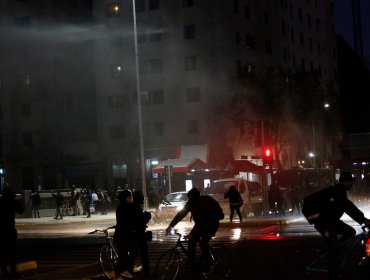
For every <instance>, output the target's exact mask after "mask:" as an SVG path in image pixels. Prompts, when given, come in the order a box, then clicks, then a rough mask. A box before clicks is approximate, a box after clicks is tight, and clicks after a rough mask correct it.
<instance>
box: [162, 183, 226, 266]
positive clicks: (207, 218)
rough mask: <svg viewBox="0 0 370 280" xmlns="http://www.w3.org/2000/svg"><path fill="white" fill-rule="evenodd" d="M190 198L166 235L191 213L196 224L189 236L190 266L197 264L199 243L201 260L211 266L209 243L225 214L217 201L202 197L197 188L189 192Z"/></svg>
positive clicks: (173, 220)
mask: <svg viewBox="0 0 370 280" xmlns="http://www.w3.org/2000/svg"><path fill="white" fill-rule="evenodd" d="M188 198H189V199H188V201H187V202H186V204H185V205H184V208H183V209H182V210H180V211H179V212H178V213H177V214H176V216H175V217H174V218H173V219H172V221H171V222H170V224H169V226H168V227H167V229H166V233H169V232H170V231H171V229H172V228H173V227H174V226H176V224H177V223H178V222H180V221H181V220H182V219H183V218H185V216H186V215H187V214H188V213H189V212H190V213H191V215H192V218H193V221H194V223H195V224H194V227H193V228H192V229H191V231H190V233H189V235H188V253H189V259H188V261H189V264H190V265H191V266H194V264H195V249H196V244H197V243H198V242H199V245H200V249H201V259H202V260H203V261H204V262H205V263H206V264H207V265H209V264H211V259H212V258H211V255H210V251H209V246H208V242H209V241H210V240H211V238H212V237H213V236H215V234H216V232H217V230H218V228H219V225H220V220H222V219H223V218H224V213H223V211H222V208H221V206H220V204H218V202H217V201H216V200H214V199H213V198H212V197H210V196H208V195H200V191H199V190H198V189H197V188H192V189H191V190H190V191H189V192H188Z"/></svg>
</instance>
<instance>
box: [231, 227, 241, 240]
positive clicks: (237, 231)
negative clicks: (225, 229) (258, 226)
mask: <svg viewBox="0 0 370 280" xmlns="http://www.w3.org/2000/svg"><path fill="white" fill-rule="evenodd" d="M241 234H242V229H241V228H234V229H232V230H231V231H230V239H231V240H240V237H241Z"/></svg>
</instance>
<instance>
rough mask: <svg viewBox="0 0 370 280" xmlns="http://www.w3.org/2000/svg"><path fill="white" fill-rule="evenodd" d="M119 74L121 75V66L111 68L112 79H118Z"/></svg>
mask: <svg viewBox="0 0 370 280" xmlns="http://www.w3.org/2000/svg"><path fill="white" fill-rule="evenodd" d="M121 73H122V66H121V65H113V67H112V76H113V78H118V77H120V76H121Z"/></svg>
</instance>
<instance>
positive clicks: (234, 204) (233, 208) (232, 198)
mask: <svg viewBox="0 0 370 280" xmlns="http://www.w3.org/2000/svg"><path fill="white" fill-rule="evenodd" d="M224 198H228V199H229V205H230V223H231V222H232V221H233V217H234V213H235V212H236V214H237V215H238V217H239V221H240V222H242V221H243V217H242V214H241V213H240V207H241V206H242V205H243V199H242V197H241V195H240V193H239V192H238V190H237V189H236V188H235V186H234V185H231V186H230V187H229V190H228V191H227V192H226V193H225V194H224Z"/></svg>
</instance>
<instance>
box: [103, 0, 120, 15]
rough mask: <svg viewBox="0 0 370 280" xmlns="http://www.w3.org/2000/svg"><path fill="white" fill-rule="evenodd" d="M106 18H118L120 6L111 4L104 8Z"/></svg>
mask: <svg viewBox="0 0 370 280" xmlns="http://www.w3.org/2000/svg"><path fill="white" fill-rule="evenodd" d="M106 9H107V16H108V17H118V16H119V15H120V12H121V5H120V4H118V3H113V4H110V5H107V6H106Z"/></svg>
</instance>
